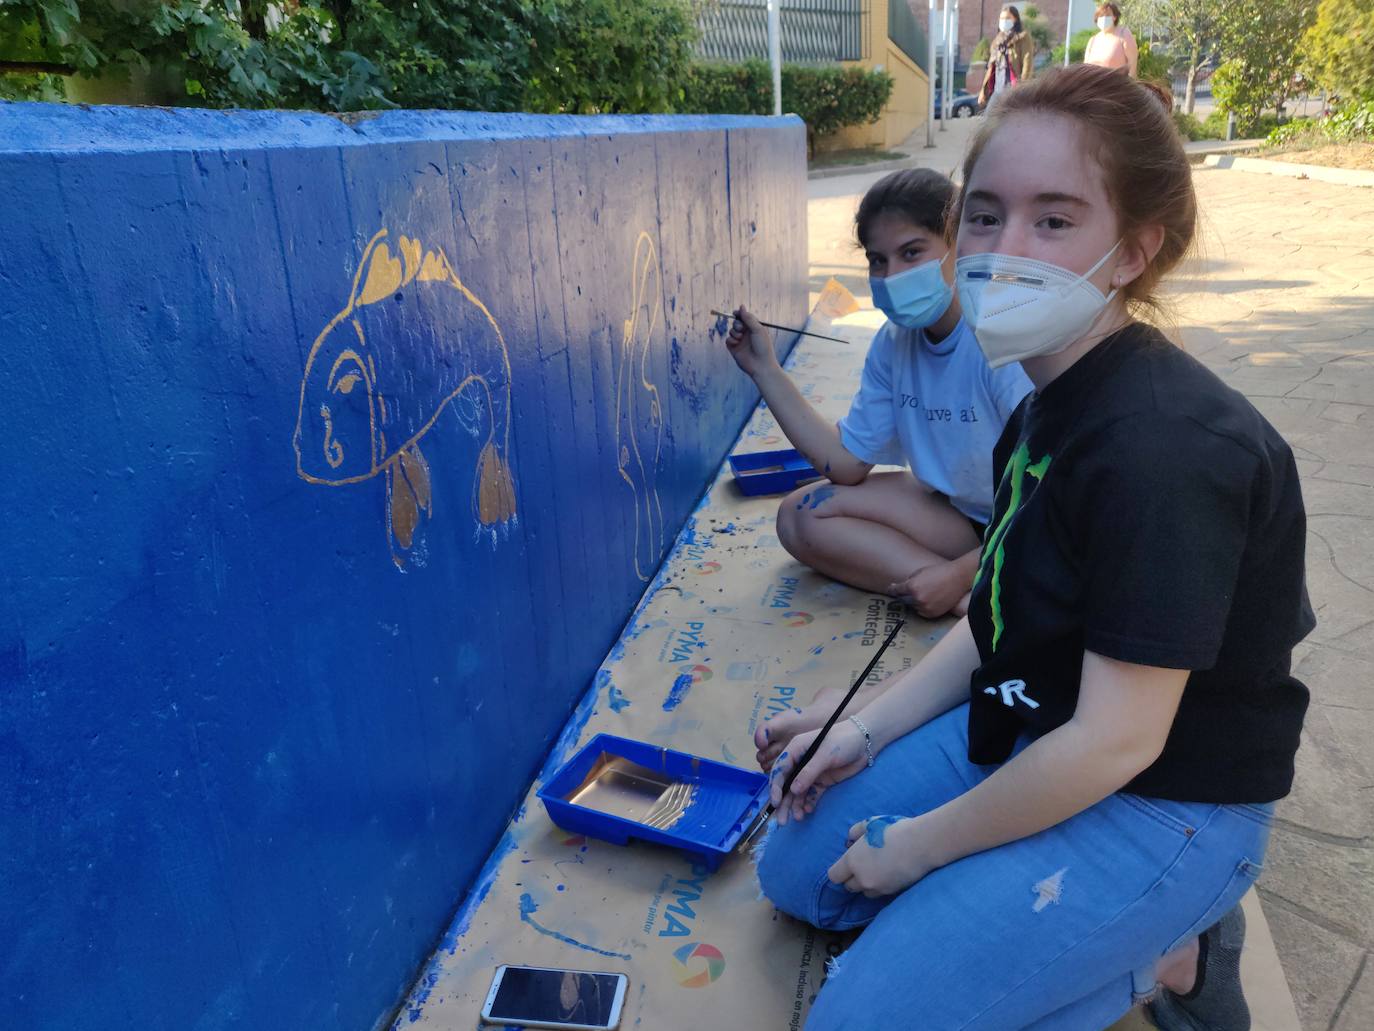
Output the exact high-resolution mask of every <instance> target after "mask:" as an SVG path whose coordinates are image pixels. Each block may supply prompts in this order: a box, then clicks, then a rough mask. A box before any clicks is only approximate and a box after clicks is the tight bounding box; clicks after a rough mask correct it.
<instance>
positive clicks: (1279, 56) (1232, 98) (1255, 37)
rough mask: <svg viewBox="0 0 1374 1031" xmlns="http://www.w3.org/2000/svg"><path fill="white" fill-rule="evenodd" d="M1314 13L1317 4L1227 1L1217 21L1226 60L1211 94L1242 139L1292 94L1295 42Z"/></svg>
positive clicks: (1296, 59)
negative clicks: (1231, 118) (1228, 114)
mask: <svg viewBox="0 0 1374 1031" xmlns="http://www.w3.org/2000/svg"><path fill="white" fill-rule="evenodd" d="M1315 14H1316V0H1228V2H1227V4H1226V7H1225V9H1224V10H1223V13H1222V15H1221V17H1220V23H1221V33H1222V41H1221V51H1222V54H1223V55H1224V56H1225V61H1224V63H1223V64H1222V65H1221V67H1219V68H1218V69H1217V71H1216V74H1215V75H1213V76H1212V95H1213V97H1215V98H1216V101H1217V104H1218V105H1219V106H1220V107H1221V108H1222V109H1223V110H1225V111H1229V112H1233V113H1234V114H1235V116H1236V124H1237V128H1238V129H1239V130H1240V132H1241V133H1242V134H1243V135H1248V134H1249V133H1251V132H1253V131H1254V130H1255V129H1256V128H1257V127H1258V125H1259V121H1260V116H1261V115H1263V114H1264V112H1265V111H1266V110H1281V109H1282V108H1283V106H1284V104H1285V103H1287V101H1288V99H1289V98H1290V97H1291V96H1292V95H1293V94H1294V92H1296V89H1297V75H1298V66H1299V62H1300V60H1301V51H1300V50H1299V48H1298V46H1297V42H1298V40H1300V39H1301V38H1302V36H1303V33H1304V32H1305V31H1306V30H1307V28H1308V27H1309V26H1310V25H1311V24H1312V19H1313V17H1314V15H1315Z"/></svg>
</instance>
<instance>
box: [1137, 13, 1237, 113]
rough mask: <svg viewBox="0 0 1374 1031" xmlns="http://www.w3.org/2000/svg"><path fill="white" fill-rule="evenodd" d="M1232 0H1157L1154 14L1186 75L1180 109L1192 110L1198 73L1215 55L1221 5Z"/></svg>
mask: <svg viewBox="0 0 1374 1031" xmlns="http://www.w3.org/2000/svg"><path fill="white" fill-rule="evenodd" d="M1230 2H1231V0H1160V2H1159V3H1158V4H1156V5H1155V6H1154V9H1153V12H1152V13H1153V15H1154V17H1157V18H1158V19H1159V22H1160V25H1161V27H1163V29H1164V30H1165V31H1166V32H1167V33H1168V34H1169V45H1170V51H1171V52H1172V54H1173V56H1174V60H1175V62H1176V64H1175V66H1176V67H1178V68H1181V69H1182V71H1183V72H1184V74H1185V76H1186V77H1187V78H1186V85H1185V86H1184V93H1183V110H1184V112H1185V113H1186V114H1192V113H1193V107H1194V104H1195V101H1196V97H1197V80H1198V75H1199V74H1200V73H1201V72H1202V71H1203V70H1204V69H1205V68H1207V67H1209V66H1210V65H1211V64H1212V63H1213V61H1214V60H1215V59H1216V52H1217V48H1218V47H1219V46H1220V44H1221V15H1222V9H1223V8H1224V7H1225V6H1226V5H1227V4H1229V3H1230Z"/></svg>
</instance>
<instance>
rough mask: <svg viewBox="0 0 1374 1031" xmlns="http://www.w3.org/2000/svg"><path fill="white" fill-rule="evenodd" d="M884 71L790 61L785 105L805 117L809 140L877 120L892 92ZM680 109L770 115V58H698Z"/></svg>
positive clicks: (784, 76) (786, 71) (784, 87)
mask: <svg viewBox="0 0 1374 1031" xmlns="http://www.w3.org/2000/svg"><path fill="white" fill-rule="evenodd" d="M892 87H893V78H892V76H891V75H888V74H887V73H886V72H875V71H868V70H867V69H864V68H859V67H857V66H852V65H851V66H840V65H823V66H813V65H799V64H787V65H783V68H782V107H783V110H784V111H789V112H794V113H796V114H798V115H800V116H801V118H802V120H803V121H804V122H806V129H807V136H808V142H809V143H810V144H811V145H813V146H814V143H815V140H816V137H818V136H825V135H827V134H829V133H832V132H835V131H836V130H837V129H843V128H845V127H846V126H850V125H863V124H865V123H871V122H876V121H877V120H878V117H879V116H880V115H881V114H882V112H883V108H884V107H885V106H886V105H887V101H888V98H890V97H891V96H892ZM678 110H679V111H683V112H690V113H695V114H708V115H766V114H771V113H772V110H773V76H772V72H771V71H770V70H769V67H768V63H767V62H766V61H759V60H753V61H745V62H743V63H740V64H717V63H700V64H695V65H693V66H692V67H691V68H690V69H689V70H688V72H687V77H686V79H685V80H684V82H683V86H682V99H681V101H680V103H679V104H678Z"/></svg>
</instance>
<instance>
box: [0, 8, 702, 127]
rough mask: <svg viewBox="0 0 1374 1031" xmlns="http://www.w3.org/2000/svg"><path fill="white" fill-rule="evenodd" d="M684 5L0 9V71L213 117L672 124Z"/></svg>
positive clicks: (690, 24)
mask: <svg viewBox="0 0 1374 1031" xmlns="http://www.w3.org/2000/svg"><path fill="white" fill-rule="evenodd" d="M693 2H694V0H635V2H634V3H621V2H619V0H481V2H472V0H407V2H406V3H393V2H390V0H81V2H80V3H78V2H77V0H0V71H3V70H4V69H5V64H4V62H10V67H9V70H10V71H12V72H13V71H17V70H22V71H23V72H24V73H25V74H26V75H28V76H32V75H34V74H35V73H36V72H37V71H44V72H62V73H79V74H82V75H85V76H92V77H94V76H109V75H112V74H113V75H121V74H127V73H128V70H129V69H135V70H144V71H148V70H151V71H153V72H155V73H157V75H158V76H159V77H160V78H161V79H164V80H167V81H169V82H170V83H171V87H172V88H171V90H170V93H171V95H169V96H166V97H158V98H156V99H161V100H165V101H167V102H180V103H192V104H205V105H210V106H215V107H230V106H238V107H306V108H318V109H322V110H335V111H347V110H358V109H363V108H378V107H389V106H405V107H430V108H460V109H480V110H488V111H511V110H536V111H577V112H614V111H628V112H641V111H669V110H672V109H673V108H674V106H675V103H676V101H677V100H678V98H679V97H680V95H681V81H682V79H683V77H684V76H685V75H686V70H687V66H688V64H689V62H690V59H691V47H692V44H693V42H694V39H695V32H696V19H695V17H694V7H693ZM16 62H22V63H23V64H22V65H20V64H16ZM0 78H4V79H6V80H7V81H11V82H13V81H15V80H13V79H11V78H10V77H9V76H0Z"/></svg>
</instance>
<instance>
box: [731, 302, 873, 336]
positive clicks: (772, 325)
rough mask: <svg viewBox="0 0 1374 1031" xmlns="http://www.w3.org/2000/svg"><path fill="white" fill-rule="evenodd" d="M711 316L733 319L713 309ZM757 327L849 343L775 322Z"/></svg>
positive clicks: (761, 323)
mask: <svg viewBox="0 0 1374 1031" xmlns="http://www.w3.org/2000/svg"><path fill="white" fill-rule="evenodd" d="M711 314H712V315H717V316H719V317H720V318H722V319H733V318H734V317H735V316H733V315H727V314H726V313H725V312H723V311H716V309H714V308H712V309H711ZM759 325H760V326H767V327H768V328H769V329H777V330H781V331H782V332H784V333H797V334H799V335H801V336H804V337H815V338H816V339H817V340H833V341H835V343H837V344H847V343H849V341H848V340H845V339H843V338H841V337H828V336H826V335H825V334H824V333H812V332H811V331H809V330H805V329H793V328H792V327H791V326H779V325H778V324H777V323H776V322H764V321H763V319H759Z"/></svg>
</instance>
